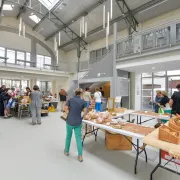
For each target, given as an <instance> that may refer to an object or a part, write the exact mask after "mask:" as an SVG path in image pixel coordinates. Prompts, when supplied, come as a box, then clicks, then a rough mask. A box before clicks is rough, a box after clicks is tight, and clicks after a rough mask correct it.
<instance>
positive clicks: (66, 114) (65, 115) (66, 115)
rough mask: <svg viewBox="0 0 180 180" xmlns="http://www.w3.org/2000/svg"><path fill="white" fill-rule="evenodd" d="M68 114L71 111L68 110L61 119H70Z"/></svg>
mask: <svg viewBox="0 0 180 180" xmlns="http://www.w3.org/2000/svg"><path fill="white" fill-rule="evenodd" d="M68 114H69V110H67V111H66V112H64V113H63V115H62V116H61V118H62V119H63V120H65V121H66V120H67V118H68Z"/></svg>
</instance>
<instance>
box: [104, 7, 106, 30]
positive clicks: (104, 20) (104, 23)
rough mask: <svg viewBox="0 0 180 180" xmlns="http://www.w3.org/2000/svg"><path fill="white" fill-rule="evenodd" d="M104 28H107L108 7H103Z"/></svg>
mask: <svg viewBox="0 0 180 180" xmlns="http://www.w3.org/2000/svg"><path fill="white" fill-rule="evenodd" d="M103 28H106V5H105V4H104V6H103Z"/></svg>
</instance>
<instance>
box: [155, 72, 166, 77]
mask: <svg viewBox="0 0 180 180" xmlns="http://www.w3.org/2000/svg"><path fill="white" fill-rule="evenodd" d="M165 75H166V72H165V71H159V72H154V76H165Z"/></svg>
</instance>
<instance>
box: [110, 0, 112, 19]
mask: <svg viewBox="0 0 180 180" xmlns="http://www.w3.org/2000/svg"><path fill="white" fill-rule="evenodd" d="M110 1H111V2H110V8H111V19H112V18H113V0H110Z"/></svg>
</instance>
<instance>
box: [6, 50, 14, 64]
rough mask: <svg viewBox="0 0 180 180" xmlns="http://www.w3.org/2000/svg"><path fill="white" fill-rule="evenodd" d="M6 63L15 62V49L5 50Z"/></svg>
mask: <svg viewBox="0 0 180 180" xmlns="http://www.w3.org/2000/svg"><path fill="white" fill-rule="evenodd" d="M7 58H8V59H7V63H11V64H15V51H13V50H9V49H8V50H7Z"/></svg>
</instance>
